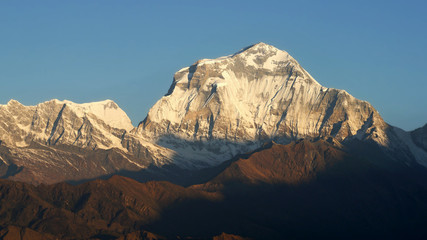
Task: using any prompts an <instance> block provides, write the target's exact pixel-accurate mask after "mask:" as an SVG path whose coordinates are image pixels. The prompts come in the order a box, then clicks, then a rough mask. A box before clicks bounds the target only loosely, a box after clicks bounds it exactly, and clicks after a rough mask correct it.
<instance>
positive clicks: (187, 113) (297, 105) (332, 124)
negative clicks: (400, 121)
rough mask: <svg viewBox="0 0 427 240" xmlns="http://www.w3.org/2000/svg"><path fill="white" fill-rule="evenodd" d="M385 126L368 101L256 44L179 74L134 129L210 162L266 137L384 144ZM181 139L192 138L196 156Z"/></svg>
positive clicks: (155, 140) (224, 157) (156, 140)
mask: <svg viewBox="0 0 427 240" xmlns="http://www.w3.org/2000/svg"><path fill="white" fill-rule="evenodd" d="M385 126H386V124H385V123H384V121H383V120H382V118H381V117H380V116H379V114H378V113H377V111H376V110H375V109H374V108H373V107H372V106H371V105H370V104H369V103H367V102H365V101H361V100H358V99H355V98H354V97H352V96H351V95H350V94H346V92H344V91H342V90H338V89H332V88H325V87H323V86H321V85H320V84H319V83H318V82H316V80H314V79H313V77H311V76H310V74H309V73H308V72H307V71H305V69H304V68H302V67H301V66H300V64H299V63H298V62H297V61H296V60H295V59H294V58H292V56H290V55H289V54H288V53H287V52H285V51H282V50H279V49H277V48H275V47H273V46H271V45H268V44H265V43H262V42H260V43H257V44H254V45H251V46H249V47H247V48H245V49H243V50H241V51H240V52H238V53H236V54H234V55H229V56H225V57H220V58H217V59H213V60H206V59H205V60H202V61H199V62H197V63H196V64H194V65H192V66H190V67H187V68H183V69H181V70H180V71H178V72H177V73H176V74H175V76H174V81H173V83H172V86H171V87H170V90H169V92H168V94H166V95H165V96H164V97H163V98H161V99H160V100H159V101H158V102H157V103H156V104H155V105H154V106H153V107H152V108H151V109H150V111H149V113H148V115H147V117H146V119H145V120H144V121H143V122H142V123H141V124H140V125H139V126H138V128H137V130H136V131H135V132H136V133H137V134H140V135H142V136H143V137H144V138H146V139H150V141H154V142H155V143H156V144H159V145H161V146H164V147H168V148H169V147H170V148H172V149H174V150H176V151H177V152H178V155H182V156H184V157H183V158H187V159H194V158H205V159H209V158H211V159H213V161H214V162H213V163H214V164H216V163H217V162H215V161H221V160H223V159H226V158H228V157H232V156H233V155H235V154H236V153H239V152H245V151H250V150H252V149H253V148H255V147H259V146H260V144H262V143H263V142H265V140H268V139H273V140H276V139H277V140H278V141H279V142H280V143H283V142H286V141H291V140H295V139H299V138H316V137H329V136H332V137H334V138H337V139H338V140H340V141H341V140H344V139H346V138H348V137H351V136H355V135H357V136H358V137H359V138H366V137H367V136H374V137H375V138H377V140H376V141H377V142H380V143H381V144H386V141H385V140H384V139H383V137H384V134H383V129H385ZM367 132H369V133H367ZM374 132H375V133H374ZM365 133H366V134H365ZM174 139H175V140H174ZM183 140H185V141H190V142H197V146H195V147H194V149H200V155H199V156H197V154H194V152H197V151H198V150H196V151H193V150H191V149H188V148H190V147H189V145H188V144H182V141H183ZM251 144H253V145H251ZM202 145H206V146H203V147H201V146H202ZM177 146H179V147H177ZM224 146H226V147H224ZM190 152H191V153H190ZM188 153H190V155H191V156H189V155H188ZM222 154H227V156H224V155H222Z"/></svg>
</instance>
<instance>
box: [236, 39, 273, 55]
mask: <svg viewBox="0 0 427 240" xmlns="http://www.w3.org/2000/svg"><path fill="white" fill-rule="evenodd" d="M259 50H263V51H278V50H279V49H278V48H276V47H274V46H272V45H269V44H267V43H264V42H259V43H255V44H252V45H250V46H248V47H245V48H243V49H242V50H240V51H238V52H237V53H235V54H234V55H237V54H240V53H245V52H248V53H252V52H253V51H259Z"/></svg>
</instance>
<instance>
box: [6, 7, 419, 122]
mask: <svg viewBox="0 0 427 240" xmlns="http://www.w3.org/2000/svg"><path fill="white" fill-rule="evenodd" d="M426 9H427V3H425V1H304V0H302V1H289V2H288V1H266V0H264V1H126V0H124V1H108V0H103V1H101V0H98V1H96V0H92V1H87V0H85V1H78V0H73V1H0V104H5V103H7V102H8V101H9V99H12V98H13V99H16V100H18V101H20V102H21V103H23V104H26V105H35V104H37V103H39V102H43V101H47V100H50V99H52V98H57V99H60V100H62V99H68V100H71V101H74V102H78V103H83V102H92V101H98V100H104V99H112V100H114V101H116V102H117V103H118V104H119V105H120V107H121V108H123V109H124V110H125V111H126V112H127V114H128V115H129V117H130V118H131V119H132V122H133V124H134V125H136V124H138V122H139V121H141V120H143V119H144V117H145V115H146V114H147V112H148V110H149V108H150V107H151V106H152V105H153V104H154V103H155V102H156V101H157V100H158V99H159V98H160V97H161V96H163V95H164V94H165V93H166V92H167V90H168V89H169V85H170V84H171V82H172V77H173V74H174V73H175V72H176V71H177V70H179V69H180V68H182V67H185V66H188V65H190V64H192V63H194V62H196V61H197V60H198V59H201V58H216V57H220V56H223V55H229V54H232V53H234V52H236V51H238V50H239V49H241V48H243V47H246V46H248V45H251V44H254V43H257V42H261V41H262V42H265V43H268V44H271V45H274V46H276V47H277V48H279V49H282V50H286V51H287V52H289V53H290V54H291V55H292V56H293V57H294V58H296V59H297V60H298V61H299V62H300V64H301V65H302V66H303V67H304V68H305V69H306V70H307V71H308V72H310V74H311V75H312V76H313V77H314V78H315V79H316V80H317V81H318V82H319V83H321V84H322V85H324V86H326V87H334V88H340V89H345V90H347V91H348V92H349V93H350V94H352V95H353V96H355V97H357V98H360V99H363V100H367V101H369V102H370V103H371V104H372V105H373V106H374V107H375V108H376V109H377V110H378V111H379V112H380V114H381V115H382V116H383V118H384V119H385V120H386V121H387V122H388V123H390V124H392V125H395V126H399V127H401V128H403V129H406V130H412V129H414V128H417V127H420V126H422V125H424V124H425V123H427V94H426V92H427V71H426V66H427V14H425V10H426Z"/></svg>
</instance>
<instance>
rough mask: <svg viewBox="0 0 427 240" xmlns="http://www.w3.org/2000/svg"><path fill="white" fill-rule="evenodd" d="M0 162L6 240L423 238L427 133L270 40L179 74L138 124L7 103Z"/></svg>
mask: <svg viewBox="0 0 427 240" xmlns="http://www.w3.org/2000/svg"><path fill="white" fill-rule="evenodd" d="M0 160H1V161H0V176H1V178H3V179H4V180H1V181H0V190H1V192H0V193H1V196H0V203H1V205H0V206H1V207H0V229H2V230H0V238H4V239H7V238H8V237H9V239H13V238H25V236H27V238H30V239H31V238H36V237H37V238H41V239H48V238H51V239H55V238H65V239H89V238H91V239H115V238H122V239H162V238H163V239H165V238H166V239H174V238H181V239H182V238H185V237H192V238H200V239H212V238H214V239H242V238H246V237H247V238H254V239H266V238H268V239H286V238H290V239H307V238H312V237H325V238H341V237H343V236H345V237H346V238H355V239H360V238H377V237H387V238H397V239H399V238H403V237H405V236H406V237H409V238H419V237H425V236H427V231H425V230H424V227H423V226H424V220H423V219H425V217H427V181H426V180H427V169H426V167H427V124H426V125H425V126H423V127H421V128H418V129H416V130H414V131H411V132H407V131H404V130H402V129H400V128H398V127H395V126H391V125H389V124H387V123H386V122H385V121H384V120H383V119H382V117H381V116H380V114H379V113H378V111H377V110H375V109H374V108H373V107H372V105H371V104H369V103H368V102H366V101H363V100H359V99H356V98H354V97H353V96H351V95H350V94H349V93H347V92H346V91H345V90H339V89H333V88H327V87H324V86H322V85H320V84H319V83H318V82H317V81H316V80H315V79H314V78H313V77H312V76H311V75H310V74H309V73H308V72H307V71H306V70H304V68H302V67H301V66H300V64H299V63H298V62H297V61H296V60H295V59H294V58H292V57H291V56H290V55H289V54H288V53H287V52H285V51H282V50H279V49H277V48H275V47H273V46H270V45H268V44H265V43H258V44H255V45H252V46H249V47H247V48H244V49H242V50H240V51H238V52H237V53H235V54H232V55H229V56H225V57H220V58H217V59H202V60H199V61H197V62H196V63H194V64H193V65H191V66H189V67H186V68H183V69H181V70H179V71H178V72H176V73H175V75H174V77H173V81H172V84H171V87H170V89H169V90H168V92H167V94H166V95H165V96H163V97H162V98H161V99H160V100H159V101H158V102H157V103H156V104H155V105H154V106H153V107H152V108H151V109H150V111H149V112H148V114H147V117H146V118H145V119H144V120H143V121H141V122H140V123H139V124H138V126H137V127H134V126H132V124H131V121H130V119H129V118H128V116H127V115H126V113H125V112H124V111H123V110H122V109H120V107H119V106H118V105H117V104H116V103H115V102H114V101H111V100H105V101H101V102H93V103H84V104H77V103H73V102H71V101H67V100H64V101H60V100H51V101H47V102H44V103H40V104H38V105H36V106H24V105H22V104H21V103H19V102H18V101H16V100H10V101H9V102H8V103H7V104H6V105H0ZM95 179H96V180H95ZM46 184H47V185H46Z"/></svg>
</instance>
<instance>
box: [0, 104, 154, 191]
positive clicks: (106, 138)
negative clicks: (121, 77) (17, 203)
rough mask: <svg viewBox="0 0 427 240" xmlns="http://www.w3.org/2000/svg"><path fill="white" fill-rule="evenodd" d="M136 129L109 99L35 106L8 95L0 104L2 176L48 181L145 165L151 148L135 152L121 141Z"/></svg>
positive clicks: (0, 169) (98, 174)
mask: <svg viewBox="0 0 427 240" xmlns="http://www.w3.org/2000/svg"><path fill="white" fill-rule="evenodd" d="M132 128H133V126H132V124H131V121H130V119H129V117H128V116H127V115H126V113H125V112H124V111H123V110H122V109H120V108H119V106H118V105H117V104H116V103H115V102H113V101H111V100H105V101H101V102H93V103H84V104H77V103H73V102H71V101H67V100H64V101H59V100H51V101H47V102H44V103H40V104H38V105H36V106H24V105H22V104H21V103H19V102H18V101H16V100H10V101H9V102H8V103H7V104H6V105H0V145H1V146H0V160H1V161H0V175H3V176H4V177H12V175H13V179H17V180H22V181H33V182H47V183H50V182H58V181H63V180H78V179H85V178H93V177H97V176H102V175H108V174H111V173H113V172H117V171H120V170H126V169H127V170H135V171H136V170H139V169H141V168H145V167H146V166H147V165H148V164H149V162H148V161H151V160H149V159H150V158H149V157H148V156H147V153H145V152H144V153H145V154H140V155H139V156H138V157H134V156H132V155H131V154H129V153H128V151H127V149H125V148H123V146H122V144H121V141H122V136H123V135H124V134H125V133H126V132H127V131H130V130H131V129H132Z"/></svg>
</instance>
